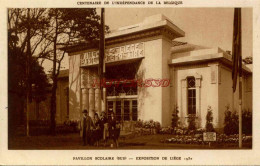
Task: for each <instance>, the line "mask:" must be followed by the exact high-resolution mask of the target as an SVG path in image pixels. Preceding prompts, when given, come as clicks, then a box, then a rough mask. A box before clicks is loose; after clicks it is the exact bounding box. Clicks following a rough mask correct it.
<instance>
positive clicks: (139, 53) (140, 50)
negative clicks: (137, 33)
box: [80, 43, 144, 66]
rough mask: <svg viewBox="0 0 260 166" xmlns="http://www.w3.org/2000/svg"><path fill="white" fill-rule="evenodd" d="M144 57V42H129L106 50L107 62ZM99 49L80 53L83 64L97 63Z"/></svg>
mask: <svg viewBox="0 0 260 166" xmlns="http://www.w3.org/2000/svg"><path fill="white" fill-rule="evenodd" d="M142 57H144V43H136V44H129V45H124V46H120V47H114V48H109V49H106V50H105V62H106V63H110V62H116V61H123V60H128V59H136V58H142ZM98 63H99V51H91V52H85V53H82V54H81V55H80V65H81V66H91V65H97V64H98Z"/></svg>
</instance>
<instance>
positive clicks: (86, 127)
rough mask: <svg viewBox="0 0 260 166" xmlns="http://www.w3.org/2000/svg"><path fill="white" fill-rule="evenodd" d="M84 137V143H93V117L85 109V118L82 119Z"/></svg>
mask: <svg viewBox="0 0 260 166" xmlns="http://www.w3.org/2000/svg"><path fill="white" fill-rule="evenodd" d="M81 126H82V130H83V131H82V132H83V133H82V135H83V136H82V138H83V145H84V146H86V145H91V130H92V129H93V127H94V124H93V121H92V119H91V117H90V116H89V115H88V110H86V109H85V110H83V120H82V125H81Z"/></svg>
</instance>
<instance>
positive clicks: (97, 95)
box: [95, 88, 101, 116]
mask: <svg viewBox="0 0 260 166" xmlns="http://www.w3.org/2000/svg"><path fill="white" fill-rule="evenodd" d="M95 111H96V112H97V113H98V115H99V116H100V114H101V94H100V89H99V88H96V89H95Z"/></svg>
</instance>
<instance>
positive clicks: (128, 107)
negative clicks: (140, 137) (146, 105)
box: [124, 100, 130, 121]
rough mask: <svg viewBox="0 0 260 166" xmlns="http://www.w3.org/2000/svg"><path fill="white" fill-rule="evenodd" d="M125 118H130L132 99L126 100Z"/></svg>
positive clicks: (126, 119)
mask: <svg viewBox="0 0 260 166" xmlns="http://www.w3.org/2000/svg"><path fill="white" fill-rule="evenodd" d="M124 120H125V121H128V120H130V101H129V100H125V101H124Z"/></svg>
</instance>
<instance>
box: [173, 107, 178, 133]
mask: <svg viewBox="0 0 260 166" xmlns="http://www.w3.org/2000/svg"><path fill="white" fill-rule="evenodd" d="M178 113H179V108H178V106H176V107H175V110H174V112H173V113H172V129H173V131H174V132H175V131H176V128H177V127H178V122H179V116H178Z"/></svg>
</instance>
